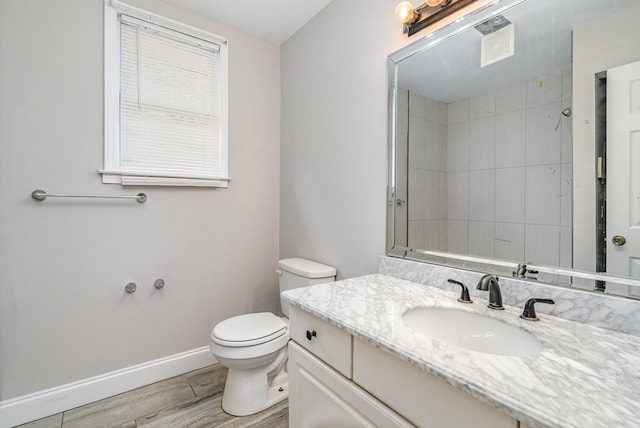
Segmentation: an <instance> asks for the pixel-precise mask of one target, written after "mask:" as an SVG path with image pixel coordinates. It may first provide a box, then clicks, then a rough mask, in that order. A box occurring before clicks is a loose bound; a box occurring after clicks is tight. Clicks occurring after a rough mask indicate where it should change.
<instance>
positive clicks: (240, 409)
mask: <svg viewBox="0 0 640 428" xmlns="http://www.w3.org/2000/svg"><path fill="white" fill-rule="evenodd" d="M286 351H287V348H286V347H285V348H283V349H282V350H281V351H280V353H279V355H278V357H277V358H276V360H275V361H274V362H273V363H272V364H270V365H269V367H267V368H266V370H265V368H264V367H262V368H255V369H233V368H230V369H229V371H228V372H227V380H226V382H225V385H224V393H223V395H222V409H223V410H224V411H225V412H227V413H229V414H230V415H234V416H247V415H252V414H254V413H258V412H260V411H262V410H264V409H267V408H269V407H271V406H273V405H274V404H277V403H279V402H280V401H282V400H285V399H286V398H288V397H289V375H288V374H287V371H286V362H287V352H286Z"/></svg>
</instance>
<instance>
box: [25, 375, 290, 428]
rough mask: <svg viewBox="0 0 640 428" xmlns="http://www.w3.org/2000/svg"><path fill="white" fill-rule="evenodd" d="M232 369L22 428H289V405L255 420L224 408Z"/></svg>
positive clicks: (119, 397) (170, 383) (165, 383)
mask: <svg viewBox="0 0 640 428" xmlns="http://www.w3.org/2000/svg"><path fill="white" fill-rule="evenodd" d="M226 375H227V369H225V368H224V367H221V366H220V365H218V364H216V365H213V366H210V367H206V368H204V369H200V370H196V371H194V372H191V373H186V374H183V375H181V376H177V377H174V378H171V379H167V380H164V381H162V382H158V383H154V384H151V385H147V386H143V387H142V388H138V389H134V390H133V391H128V392H125V393H122V394H119V395H115V396H113V397H109V398H105V399H104V400H100V401H96V402H95V403H90V404H87V405H86V406H82V407H77V408H75V409H71V410H67V411H66V412H63V413H59V414H57V415H53V416H49V417H47V418H44V419H39V420H37V421H33V422H30V423H28V424H25V425H20V426H19V428H24V427H32V428H72V427H73V428H76V427H81V428H90V427H96V428H98V427H99V428H104V427H118V428H137V427H144V428H158V427H170V428H174V427H175V428H178V427H180V428H181V427H189V428H199V427H234V428H245V427H246V428H249V427H251V428H286V427H288V426H289V408H288V401H287V400H284V401H282V402H280V403H278V404H276V405H275V406H273V407H270V408H268V409H266V410H264V411H262V412H260V413H257V414H255V415H251V416H244V417H235V416H231V415H229V414H228V413H225V412H224V411H223V410H222V407H221V403H222V391H223V389H224V381H225V378H226Z"/></svg>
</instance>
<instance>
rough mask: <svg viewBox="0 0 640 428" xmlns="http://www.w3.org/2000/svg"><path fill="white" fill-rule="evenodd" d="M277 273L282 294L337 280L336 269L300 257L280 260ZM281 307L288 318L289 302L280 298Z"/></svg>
mask: <svg viewBox="0 0 640 428" xmlns="http://www.w3.org/2000/svg"><path fill="white" fill-rule="evenodd" d="M277 272H278V274H279V275H280V292H281V293H282V292H283V291H286V290H291V289H292V288H300V287H306V286H308V285H314V284H321V283H323V282H331V281H333V280H335V278H336V268H334V267H331V266H327V265H323V264H322V263H318V262H314V261H311V260H306V259H301V258H298V257H294V258H291V259H283V260H280V261H279V262H278V269H277ZM280 305H281V306H282V312H283V313H284V314H285V315H286V316H287V317H288V316H289V302H287V301H285V300H284V299H283V298H282V297H280Z"/></svg>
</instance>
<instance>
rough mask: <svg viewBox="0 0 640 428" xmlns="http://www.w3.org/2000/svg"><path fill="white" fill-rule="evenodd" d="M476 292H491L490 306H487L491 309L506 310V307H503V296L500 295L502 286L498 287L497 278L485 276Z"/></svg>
mask: <svg viewBox="0 0 640 428" xmlns="http://www.w3.org/2000/svg"><path fill="white" fill-rule="evenodd" d="M476 290H482V291H487V290H489V304H488V305H487V307H488V308H489V309H496V310H502V309H504V306H502V294H501V293H500V285H498V278H497V277H495V276H493V275H491V274H487V275H485V276H483V277H482V278H480V281H478V285H477V286H476Z"/></svg>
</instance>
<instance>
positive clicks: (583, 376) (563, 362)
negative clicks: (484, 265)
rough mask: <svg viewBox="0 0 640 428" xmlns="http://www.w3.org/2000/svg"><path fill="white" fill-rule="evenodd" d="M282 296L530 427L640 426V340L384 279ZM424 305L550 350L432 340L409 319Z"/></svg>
mask: <svg viewBox="0 0 640 428" xmlns="http://www.w3.org/2000/svg"><path fill="white" fill-rule="evenodd" d="M283 296H285V298H286V299H287V300H288V301H289V302H290V303H291V304H293V305H295V306H298V307H300V308H302V309H304V310H305V311H308V312H310V313H312V314H314V315H316V316H318V317H319V318H321V319H323V320H326V321H328V322H330V323H331V324H334V325H336V326H338V327H339V328H341V329H343V330H345V331H347V332H349V333H351V334H353V335H354V336H356V337H358V338H360V339H362V340H364V341H366V342H368V343H370V344H372V345H373V346H376V347H378V348H380V349H384V350H386V351H388V352H390V353H391V354H393V355H395V356H397V357H398V358H400V359H401V360H404V361H407V362H408V363H410V364H412V365H414V366H416V367H418V368H420V369H422V370H424V371H426V372H428V373H431V374H433V375H435V376H437V377H439V378H441V379H443V380H445V381H446V382H448V383H449V384H450V385H452V386H454V387H456V388H458V389H460V390H462V391H465V392H467V393H468V394H470V395H472V396H474V397H476V398H478V399H480V400H481V401H484V402H486V403H488V404H489V405H491V406H493V407H495V408H497V409H499V410H501V411H503V412H505V413H507V414H509V415H510V416H512V417H514V418H516V419H518V420H520V421H522V422H525V423H527V424H529V425H530V426H531V427H540V428H542V427H562V428H568V427H576V428H578V427H579V428H585V427H605V426H606V427H632V426H633V427H636V426H640V337H637V336H632V335H629V334H624V333H620V332H616V331H612V330H606V329H602V328H598V327H594V326H590V325H587V324H581V323H577V322H573V321H568V320H565V319H563V318H557V317H553V316H550V315H544V314H540V315H539V316H540V318H541V320H540V321H538V322H531V321H524V320H522V319H520V318H519V315H520V314H521V313H522V308H514V307H508V306H507V307H506V310H504V311H493V310H490V309H488V308H486V303H487V302H486V301H485V300H481V299H477V298H475V297H474V298H473V299H474V303H473V304H472V305H467V304H462V303H458V302H457V300H456V299H457V298H458V293H454V292H451V291H447V290H443V289H440V288H436V287H429V286H425V285H422V284H418V283H414V282H410V281H405V280H402V279H398V278H395V277H391V276H386V275H382V274H374V275H367V276H362V277H358V278H352V279H347V280H342V281H338V282H332V283H327V284H319V285H314V286H311V287H306V288H301V289H294V290H288V291H285V292H284V293H283ZM532 297H544V296H532ZM420 306H438V307H447V308H455V309H459V310H462V311H471V312H475V313H479V314H482V315H485V316H488V317H491V318H495V319H498V320H501V321H503V322H506V323H508V324H511V325H515V326H518V327H520V328H522V329H524V330H526V331H528V332H529V333H531V334H533V335H535V336H536V337H537V338H538V339H539V340H540V341H541V342H542V344H543V345H544V348H545V349H544V350H543V351H542V352H541V353H540V354H538V355H536V356H529V357H509V356H501V355H490V354H483V353H479V352H473V351H467V350H464V349H462V348H458V347H455V346H453V345H448V344H447V343H444V342H440V341H437V340H432V339H430V338H428V337H426V336H424V335H421V334H419V333H417V332H415V331H414V330H412V329H410V328H408V327H406V326H405V325H404V323H403V321H402V318H401V315H402V313H403V312H405V311H406V310H408V309H411V308H415V307H420ZM594 310H597V308H595V309H594Z"/></svg>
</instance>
